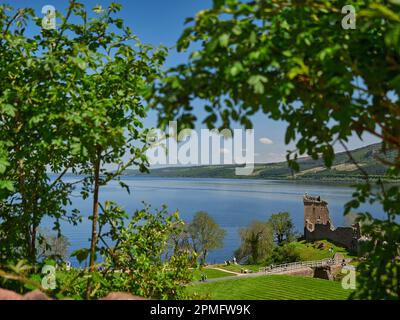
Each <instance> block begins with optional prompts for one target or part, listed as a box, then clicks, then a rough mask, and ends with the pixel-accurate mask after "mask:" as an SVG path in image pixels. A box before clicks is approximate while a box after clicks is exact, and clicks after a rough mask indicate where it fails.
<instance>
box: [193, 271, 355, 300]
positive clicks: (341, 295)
mask: <svg viewBox="0 0 400 320" xmlns="http://www.w3.org/2000/svg"><path fill="white" fill-rule="evenodd" d="M187 290H189V292H191V293H198V294H203V295H209V297H210V299H214V300H227V299H232V300H345V299H347V298H348V296H349V295H350V293H351V291H350V290H344V289H343V288H342V287H341V284H340V283H339V282H336V281H327V280H321V279H314V278H305V277H294V276H284V275H271V276H260V277H250V278H239V277H238V279H233V280H224V281H217V282H210V283H202V284H196V285H191V286H189V287H188V289H187Z"/></svg>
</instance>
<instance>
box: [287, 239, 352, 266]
mask: <svg viewBox="0 0 400 320" xmlns="http://www.w3.org/2000/svg"><path fill="white" fill-rule="evenodd" d="M319 243H324V245H325V248H324V249H318V248H317V245H318V244H319ZM290 245H291V246H294V247H295V248H296V251H297V252H298V253H299V254H300V259H301V261H311V260H322V259H326V258H332V256H333V255H334V254H335V253H340V254H342V255H343V256H345V257H347V258H354V257H355V256H353V255H352V254H351V253H350V252H349V251H348V250H347V249H346V248H343V247H339V246H336V245H335V244H333V243H331V242H329V241H326V240H320V241H315V242H313V243H312V242H306V241H304V240H303V241H295V242H292V243H290ZM329 248H332V249H333V252H329Z"/></svg>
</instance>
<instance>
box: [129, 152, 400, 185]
mask: <svg viewBox="0 0 400 320" xmlns="http://www.w3.org/2000/svg"><path fill="white" fill-rule="evenodd" d="M351 155H352V158H353V159H354V160H355V161H357V163H358V164H359V166H360V167H361V168H362V169H363V170H364V171H365V172H367V173H368V174H369V175H371V178H379V177H382V176H383V175H384V174H385V172H386V170H387V167H386V166H384V165H382V164H381V162H379V160H377V157H383V158H387V159H391V158H393V157H394V154H393V153H390V152H389V153H388V154H387V155H386V156H383V155H382V154H380V144H372V145H369V146H366V147H362V148H359V149H355V150H352V151H351ZM299 164H300V172H298V173H296V174H294V175H292V172H291V170H290V168H289V167H288V165H287V163H286V162H285V161H283V162H277V163H260V164H255V169H254V172H253V174H252V175H251V176H236V175H235V168H236V167H237V166H236V165H208V166H192V167H168V168H158V169H152V170H151V173H150V176H157V177H191V178H247V179H249V178H253V179H298V180H353V179H358V178H360V179H361V178H362V173H361V172H360V170H359V169H358V168H357V166H356V165H355V164H354V163H353V162H352V161H351V159H350V158H349V156H348V154H347V153H346V152H340V153H337V154H336V156H335V160H334V162H333V166H332V167H331V168H330V169H327V168H326V167H325V166H324V164H323V161H322V160H321V159H318V160H313V159H311V158H301V159H299ZM126 174H127V175H139V174H140V173H138V171H136V170H128V171H127V172H126Z"/></svg>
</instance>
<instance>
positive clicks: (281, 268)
mask: <svg viewBox="0 0 400 320" xmlns="http://www.w3.org/2000/svg"><path fill="white" fill-rule="evenodd" d="M336 263H340V262H339V261H335V259H333V258H328V259H323V260H316V261H300V262H292V263H284V264H279V265H276V266H275V265H270V266H267V267H264V268H260V270H259V272H265V273H279V272H285V271H291V270H296V269H301V268H305V267H309V268H317V267H326V266H331V265H334V264H336Z"/></svg>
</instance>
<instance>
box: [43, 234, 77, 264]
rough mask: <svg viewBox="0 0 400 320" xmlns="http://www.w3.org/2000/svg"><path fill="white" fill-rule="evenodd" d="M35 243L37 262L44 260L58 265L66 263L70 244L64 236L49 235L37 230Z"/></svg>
mask: <svg viewBox="0 0 400 320" xmlns="http://www.w3.org/2000/svg"><path fill="white" fill-rule="evenodd" d="M37 242H38V243H37V245H36V247H37V257H38V258H37V259H38V260H39V261H45V260H46V259H51V260H54V261H57V262H60V263H62V262H65V261H66V259H67V251H68V247H69V246H70V243H69V241H68V239H67V238H66V237H65V236H62V235H54V234H51V233H50V232H49V231H48V230H39V236H38V240H37Z"/></svg>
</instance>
